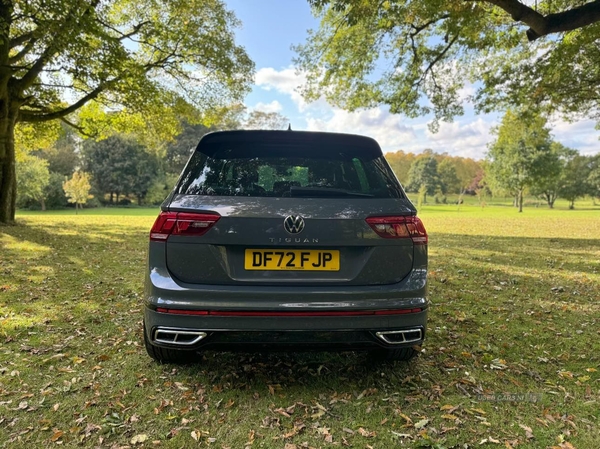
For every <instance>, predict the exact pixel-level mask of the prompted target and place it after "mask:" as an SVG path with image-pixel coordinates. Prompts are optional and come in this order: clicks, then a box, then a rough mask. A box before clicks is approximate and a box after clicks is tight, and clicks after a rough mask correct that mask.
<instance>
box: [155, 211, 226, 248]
mask: <svg viewBox="0 0 600 449" xmlns="http://www.w3.org/2000/svg"><path fill="white" fill-rule="evenodd" d="M219 218H221V216H220V215H218V214H195V213H190V212H161V213H160V214H159V215H158V217H157V218H156V221H155V222H154V226H152V229H151V230H150V240H158V241H164V240H166V239H167V238H168V237H169V236H170V235H193V236H200V235H203V234H206V232H207V231H208V230H209V229H210V228H211V227H212V226H213V225H214V224H215V223H216V222H217V221H219Z"/></svg>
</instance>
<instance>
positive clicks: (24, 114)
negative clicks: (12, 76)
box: [19, 78, 118, 122]
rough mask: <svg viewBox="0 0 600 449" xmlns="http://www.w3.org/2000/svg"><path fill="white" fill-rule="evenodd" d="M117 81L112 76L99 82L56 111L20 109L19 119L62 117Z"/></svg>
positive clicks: (43, 120) (37, 120)
mask: <svg viewBox="0 0 600 449" xmlns="http://www.w3.org/2000/svg"><path fill="white" fill-rule="evenodd" d="M117 81H118V78H114V79H112V80H109V81H105V82H104V83H100V84H99V85H98V87H96V88H95V89H94V90H92V91H91V92H89V93H88V94H87V95H85V96H83V97H82V98H80V99H79V100H78V101H76V102H75V103H73V104H72V105H71V106H68V107H66V108H63V109H59V110H57V111H51V112H46V113H42V114H40V113H39V112H36V111H32V110H27V109H22V110H21V112H20V114H19V120H21V121H23V122H46V121H48V120H54V119H62V118H63V117H65V116H67V115H69V114H72V113H73V112H75V111H76V110H77V109H79V108H80V107H82V106H83V105H84V104H86V103H87V102H88V101H91V100H94V99H95V98H97V97H98V95H100V94H101V93H102V92H103V91H104V90H106V89H108V88H109V87H110V86H111V85H113V84H114V83H116V82H117Z"/></svg>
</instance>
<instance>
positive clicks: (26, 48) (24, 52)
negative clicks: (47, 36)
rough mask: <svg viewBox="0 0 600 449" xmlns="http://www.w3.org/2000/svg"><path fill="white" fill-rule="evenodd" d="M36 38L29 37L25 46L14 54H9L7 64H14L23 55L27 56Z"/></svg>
mask: <svg viewBox="0 0 600 449" xmlns="http://www.w3.org/2000/svg"><path fill="white" fill-rule="evenodd" d="M37 41H38V40H37V39H36V38H33V37H32V38H31V39H29V41H27V43H26V44H25V46H24V47H23V48H22V49H21V51H20V52H18V53H17V54H16V55H14V56H11V57H10V58H8V63H9V64H11V65H12V64H14V63H16V62H19V61H20V60H21V59H23V58H24V57H25V56H27V53H29V52H30V51H31V49H32V48H33V46H34V45H35V43H36V42H37Z"/></svg>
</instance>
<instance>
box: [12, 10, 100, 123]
mask: <svg viewBox="0 0 600 449" xmlns="http://www.w3.org/2000/svg"><path fill="white" fill-rule="evenodd" d="M98 2H99V0H96V1H93V2H92V3H91V4H90V5H89V7H88V8H86V9H85V10H84V11H83V12H82V13H81V15H78V14H77V12H78V8H77V6H73V8H71V10H70V11H68V12H67V13H66V14H65V16H64V17H65V22H64V24H63V28H64V29H66V30H68V29H69V28H70V27H69V26H68V25H70V24H71V23H74V22H77V21H78V20H80V19H81V18H83V17H84V16H85V15H86V14H88V13H89V12H90V11H91V10H93V9H94V8H95V7H96V5H97V4H98ZM63 33H64V31H63ZM62 38H64V36H63V35H62V34H61V33H57V34H56V35H55V36H54V38H53V39H52V40H51V41H50V42H49V43H48V46H47V47H46V48H45V50H44V51H43V52H42V54H41V55H40V57H39V58H38V59H37V61H35V63H34V64H33V66H31V68H30V69H29V70H28V71H27V73H25V74H24V75H23V76H22V77H21V79H19V80H18V81H16V83H15V85H16V87H17V88H18V89H20V90H21V91H24V90H25V89H27V88H28V87H30V86H31V85H32V84H33V82H34V81H35V79H36V78H37V77H38V76H39V74H40V73H41V72H42V70H43V69H44V67H45V66H46V64H48V62H49V61H50V60H51V59H52V56H53V55H54V54H55V53H56V52H57V51H59V50H60V48H58V47H59V46H58V42H59V41H60V39H62ZM55 118H58V117H55Z"/></svg>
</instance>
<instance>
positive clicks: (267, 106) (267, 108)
mask: <svg viewBox="0 0 600 449" xmlns="http://www.w3.org/2000/svg"><path fill="white" fill-rule="evenodd" d="M252 109H255V110H257V111H262V112H281V111H282V110H283V106H281V103H280V102H278V101H277V100H273V101H272V102H270V103H262V102H259V103H256V105H255V106H254V107H253V108H252Z"/></svg>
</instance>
